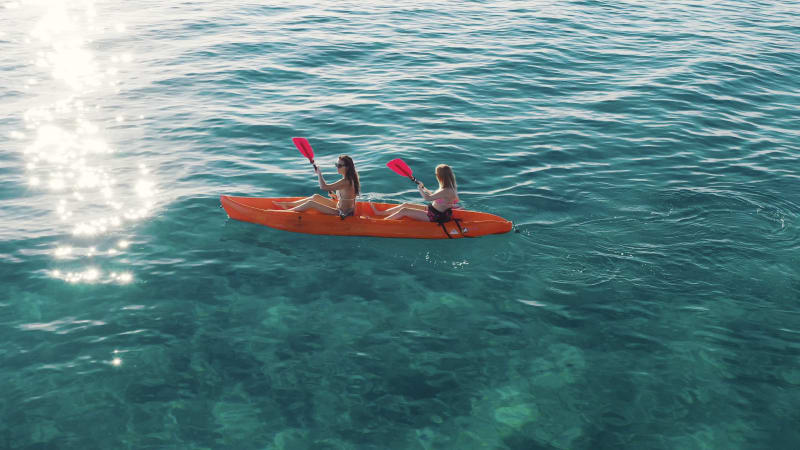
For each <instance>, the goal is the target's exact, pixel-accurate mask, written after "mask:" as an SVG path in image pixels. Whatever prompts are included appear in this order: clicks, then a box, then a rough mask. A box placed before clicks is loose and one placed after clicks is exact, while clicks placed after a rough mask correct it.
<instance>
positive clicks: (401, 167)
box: [386, 158, 414, 178]
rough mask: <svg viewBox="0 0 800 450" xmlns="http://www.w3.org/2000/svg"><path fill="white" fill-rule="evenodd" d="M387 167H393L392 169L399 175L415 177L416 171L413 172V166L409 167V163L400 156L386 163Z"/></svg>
mask: <svg viewBox="0 0 800 450" xmlns="http://www.w3.org/2000/svg"><path fill="white" fill-rule="evenodd" d="M386 167H388V168H390V169H392V171H393V172H394V173H396V174H398V175H402V176H404V177H409V178H413V177H414V173H413V172H411V168H410V167H408V164H406V163H405V161H403V160H402V159H400V158H397V159H393V160H391V161H389V162H388V163H386Z"/></svg>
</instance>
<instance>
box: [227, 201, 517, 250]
mask: <svg viewBox="0 0 800 450" xmlns="http://www.w3.org/2000/svg"><path fill="white" fill-rule="evenodd" d="M301 198H303V197H282V198H264V197H231V196H228V195H222V196H220V202H221V203H222V207H223V208H225V212H226V213H228V216H229V217H230V218H231V219H236V220H241V221H244V222H251V223H256V224H259V225H265V226H268V227H271V228H276V229H279V230H286V231H293V232H296V233H309V234H328V235H337V236H374V237H389V238H415V239H449V238H452V239H458V238H463V237H478V236H485V235H488V234H502V233H507V232H509V231H511V227H512V224H511V222H509V221H508V220H506V219H503V218H502V217H499V216H496V215H494V214H489V213H484V212H478V211H468V210H463V209H454V210H453V219H456V220H457V221H456V220H452V221H450V222H446V223H445V224H444V227H443V226H442V225H440V224H438V223H436V222H423V221H419V220H413V219H409V218H403V219H399V220H386V219H384V216H375V214H374V213H373V211H372V208H371V207H370V205H369V204H368V203H367V202H357V203H356V209H355V213H354V214H353V215H352V216H349V217H346V218H345V219H342V218H340V217H339V216H334V215H330V214H324V213H321V212H319V211H315V210H309V211H303V212H295V211H288V210H285V209H282V208H281V207H280V206H278V205H276V204H275V202H291V201H295V200H299V199H301ZM373 205H375V207H376V208H377V209H378V210H381V211H382V210H385V209H387V208H390V207H393V206H398V205H397V204H391V203H376V202H373Z"/></svg>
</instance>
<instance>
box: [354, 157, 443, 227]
mask: <svg viewBox="0 0 800 450" xmlns="http://www.w3.org/2000/svg"><path fill="white" fill-rule="evenodd" d="M436 180H437V181H439V189H437V190H436V192H431V191H429V190H427V189H425V186H424V185H423V184H422V183H419V184H418V185H417V189H419V193H420V195H422V198H423V199H425V200H426V201H429V202H430V203H429V204H428V205H415V204H413V203H403V204H402V205H399V206H395V207H393V208H389V209H386V210H384V211H378V210H377V209H375V205H373V204H372V203H370V204H369V205H370V206H371V207H372V211H373V212H374V213H375V215H376V216H388V217H386V219H402V218H403V217H410V218H412V219H415V220H422V221H425V222H438V223H443V222H447V221H449V220H450V219H451V218H452V216H453V205H455V204H456V203H458V190H457V186H456V176H455V174H454V173H453V169H452V168H450V166H448V165H447V164H439V165H438V166H436Z"/></svg>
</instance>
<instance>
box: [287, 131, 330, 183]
mask: <svg viewBox="0 0 800 450" xmlns="http://www.w3.org/2000/svg"><path fill="white" fill-rule="evenodd" d="M292 142H294V146H295V147H297V149H298V150H300V153H302V154H303V156H305V157H306V158H308V160H309V161H311V165H312V166H314V172H317V173H319V169H318V168H317V164H316V163H315V162H314V149H313V148H311V144H309V143H308V139H306V138H302V137H295V138H292ZM328 193H329V194H331V196H333V191H328Z"/></svg>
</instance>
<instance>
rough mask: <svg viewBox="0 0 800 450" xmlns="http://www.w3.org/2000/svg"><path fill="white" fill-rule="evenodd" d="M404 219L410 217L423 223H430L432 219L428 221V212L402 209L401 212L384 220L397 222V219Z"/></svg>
mask: <svg viewBox="0 0 800 450" xmlns="http://www.w3.org/2000/svg"><path fill="white" fill-rule="evenodd" d="M403 217H408V218H411V219H414V220H419V221H422V222H430V219H428V212H427V211H423V210H420V209H416V208H403V209H400V210H399V211H396V212H394V213H393V214H392V215H390V216H389V217H386V218H385V219H383V220H397V219H402V218H403Z"/></svg>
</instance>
